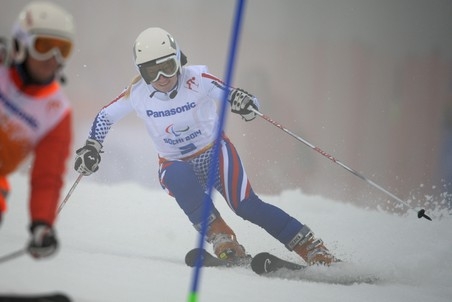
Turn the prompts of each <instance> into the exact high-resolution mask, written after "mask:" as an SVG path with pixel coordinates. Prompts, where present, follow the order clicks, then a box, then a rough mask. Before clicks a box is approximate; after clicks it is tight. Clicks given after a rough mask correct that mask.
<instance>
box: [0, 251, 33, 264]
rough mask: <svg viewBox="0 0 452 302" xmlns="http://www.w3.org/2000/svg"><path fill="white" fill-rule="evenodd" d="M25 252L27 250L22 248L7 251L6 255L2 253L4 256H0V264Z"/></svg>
mask: <svg viewBox="0 0 452 302" xmlns="http://www.w3.org/2000/svg"><path fill="white" fill-rule="evenodd" d="M26 252H27V250H26V249H24V248H22V249H20V250H17V251H15V252H12V253H9V254H7V255H4V256H2V257H0V264H1V263H4V262H7V261H9V260H13V259H15V258H18V257H20V256H22V255H25V253H26Z"/></svg>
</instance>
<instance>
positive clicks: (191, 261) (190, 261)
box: [185, 248, 252, 267]
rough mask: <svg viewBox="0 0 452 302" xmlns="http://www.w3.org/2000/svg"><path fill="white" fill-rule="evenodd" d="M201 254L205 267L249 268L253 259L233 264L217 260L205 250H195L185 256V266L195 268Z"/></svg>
mask: <svg viewBox="0 0 452 302" xmlns="http://www.w3.org/2000/svg"><path fill="white" fill-rule="evenodd" d="M199 254H201V265H202V266H205V267H237V266H248V265H249V264H250V262H251V259H252V258H251V256H250V257H249V258H245V259H242V260H241V261H239V262H231V261H227V260H223V259H219V258H217V257H215V256H214V255H212V254H211V253H209V252H208V251H206V250H205V249H200V248H194V249H192V250H191V251H189V252H188V253H187V254H186V255H185V264H187V265H188V266H190V267H195V266H196V261H197V260H198V255H199Z"/></svg>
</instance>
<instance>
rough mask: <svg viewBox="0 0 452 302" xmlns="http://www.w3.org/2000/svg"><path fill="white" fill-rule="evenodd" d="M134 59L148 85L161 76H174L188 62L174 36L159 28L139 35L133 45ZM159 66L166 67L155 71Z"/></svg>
mask: <svg viewBox="0 0 452 302" xmlns="http://www.w3.org/2000/svg"><path fill="white" fill-rule="evenodd" d="M133 58H134V62H135V65H136V66H137V68H138V70H139V71H140V73H141V76H142V77H143V78H144V80H145V81H146V82H147V83H148V84H150V83H151V82H153V81H155V80H157V79H158V77H159V75H161V74H163V75H165V76H174V75H175V74H176V73H177V72H179V71H180V68H181V66H182V65H184V64H185V63H186V62H187V58H186V57H185V55H184V54H182V52H181V50H180V48H179V45H178V44H177V42H176V40H175V39H174V38H173V36H172V35H170V34H169V33H168V32H167V31H165V30H163V29H161V28H158V27H150V28H148V29H146V30H144V31H143V32H141V33H140V34H139V35H138V37H137V38H136V40H135V44H134V45H133ZM158 64H164V67H163V68H162V69H160V70H159V69H155V68H154V66H156V65H158Z"/></svg>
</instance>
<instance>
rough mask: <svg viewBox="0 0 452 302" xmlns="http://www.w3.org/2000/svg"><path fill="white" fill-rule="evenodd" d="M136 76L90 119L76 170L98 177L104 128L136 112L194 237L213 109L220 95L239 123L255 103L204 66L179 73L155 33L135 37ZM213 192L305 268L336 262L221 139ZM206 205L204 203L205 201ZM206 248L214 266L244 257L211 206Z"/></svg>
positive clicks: (179, 64)
mask: <svg viewBox="0 0 452 302" xmlns="http://www.w3.org/2000/svg"><path fill="white" fill-rule="evenodd" d="M133 55H134V61H135V64H136V68H137V69H138V71H139V75H138V76H137V77H136V78H135V79H134V80H133V81H132V83H131V84H130V85H129V86H128V87H127V88H126V89H125V90H124V91H123V92H122V93H121V94H120V95H119V96H118V97H117V98H116V99H115V100H114V101H113V102H111V103H110V104H108V105H107V106H105V107H104V108H103V109H102V110H100V112H99V113H98V114H97V116H96V117H95V119H94V122H93V124H92V127H91V129H90V131H89V136H88V138H87V140H86V144H85V146H83V147H82V148H80V149H78V150H77V151H76V158H75V166H74V168H75V170H76V171H77V172H79V173H81V174H83V175H90V174H92V173H93V172H96V171H97V170H98V169H99V163H100V161H101V156H100V154H101V152H102V143H103V142H104V139H105V138H106V136H107V133H108V131H109V130H110V128H111V126H112V125H113V124H115V123H116V122H118V121H119V120H120V119H121V118H123V117H124V116H126V115H127V114H129V113H131V112H132V111H135V112H136V114H137V115H138V116H139V117H140V118H142V119H143V120H144V123H145V124H146V127H147V130H148V133H149V135H150V137H151V139H152V141H153V143H154V146H155V148H156V150H157V152H158V158H159V171H158V173H159V174H158V175H159V180H160V184H161V186H162V188H163V189H165V190H166V191H167V192H168V193H169V194H170V195H171V196H173V197H174V198H175V199H176V202H177V203H178V205H179V206H180V207H181V208H182V210H183V211H184V212H185V214H186V215H187V216H188V219H189V220H190V221H191V223H192V224H193V226H194V227H195V228H196V229H197V230H198V231H199V230H200V226H201V223H202V216H203V213H202V212H203V202H204V201H205V200H208V202H212V200H210V199H208V198H209V197H208V196H206V182H207V177H208V172H209V165H210V164H211V158H212V154H213V148H212V145H213V143H214V140H215V136H216V130H217V127H218V116H217V112H216V110H217V108H216V106H217V104H216V102H217V101H219V100H221V99H222V96H223V93H224V91H225V90H227V92H228V101H229V102H230V103H231V111H232V112H233V113H236V114H239V115H241V116H242V118H243V119H244V120H245V121H251V120H253V119H254V118H255V113H254V112H253V111H251V110H250V109H249V107H250V106H251V107H253V108H256V109H258V108H259V102H258V100H257V99H256V98H255V97H254V96H253V95H251V94H249V93H247V92H246V91H245V90H242V89H239V88H232V87H226V86H225V84H224V83H223V82H222V81H221V80H220V79H218V78H217V77H215V76H214V75H212V74H209V73H208V71H207V67H206V66H185V65H186V63H187V57H186V56H185V55H184V53H183V52H182V51H181V50H180V48H179V45H178V44H177V42H176V40H175V39H174V38H173V36H172V35H170V34H169V33H168V32H166V31H165V30H163V29H161V28H155V27H153V28H148V29H146V30H144V31H143V32H142V33H140V34H139V35H138V37H137V39H136V41H135V44H134V46H133ZM219 161H220V162H219V165H218V170H217V171H216V174H215V188H216V190H218V191H219V192H220V193H221V194H222V196H223V197H224V199H225V200H226V201H227V203H228V205H229V207H230V208H231V209H232V210H233V211H234V212H235V213H236V214H237V215H239V216H240V217H242V218H243V219H245V220H248V221H250V222H252V223H254V224H256V225H259V226H260V227H262V228H264V229H265V230H266V231H267V232H268V233H270V234H271V235H272V236H273V237H275V238H276V239H278V240H279V241H280V242H281V243H283V244H284V245H285V246H286V247H287V248H288V249H289V250H291V251H292V250H293V251H295V252H296V253H297V254H299V255H300V256H301V257H302V258H303V259H304V260H305V261H306V262H307V263H308V264H310V265H311V264H325V265H329V264H331V263H332V262H334V261H337V259H336V258H335V257H334V256H333V255H332V254H331V253H330V252H329V251H328V250H327V249H326V248H325V246H324V244H323V242H322V241H321V240H320V239H316V238H315V237H314V235H313V232H312V231H311V230H310V228H309V227H307V226H306V225H303V224H301V223H300V222H299V221H298V220H296V219H295V218H293V217H291V216H289V215H288V214H287V213H285V212H284V211H283V210H281V209H279V208H277V207H275V206H273V205H270V204H268V203H265V202H263V201H262V200H261V199H260V198H259V197H258V196H257V195H256V194H255V193H254V191H253V189H252V188H251V185H250V182H249V180H248V177H247V175H246V173H245V170H244V168H243V166H242V162H241V160H240V157H239V155H238V153H237V151H236V149H235V147H234V146H233V144H232V143H231V141H230V140H229V139H228V137H227V136H226V135H225V134H224V133H223V135H222V138H221V147H220V151H219ZM206 198H207V199H206ZM212 209H213V210H212V212H211V214H210V216H209V217H208V229H207V236H206V240H207V242H209V243H211V244H212V246H213V250H214V252H215V254H216V255H217V257H218V258H221V259H226V260H228V261H231V262H235V261H240V260H243V258H246V257H247V256H248V255H247V253H246V251H245V249H244V247H243V246H242V245H241V244H239V243H238V241H237V237H236V235H235V233H234V231H233V230H232V229H231V228H230V227H229V226H228V225H227V224H226V222H225V221H224V220H223V219H222V217H221V215H220V213H219V212H218V210H217V209H215V207H214V206H213V204H212Z"/></svg>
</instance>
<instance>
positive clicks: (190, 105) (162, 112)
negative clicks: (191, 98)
mask: <svg viewBox="0 0 452 302" xmlns="http://www.w3.org/2000/svg"><path fill="white" fill-rule="evenodd" d="M195 107H196V103H195V102H187V104H185V105H183V106H179V107H175V108H171V109H167V110H160V111H154V110H146V114H147V116H149V117H153V118H158V117H166V116H172V115H176V114H178V113H182V112H185V111H189V110H191V109H193V108H195Z"/></svg>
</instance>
